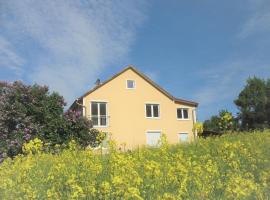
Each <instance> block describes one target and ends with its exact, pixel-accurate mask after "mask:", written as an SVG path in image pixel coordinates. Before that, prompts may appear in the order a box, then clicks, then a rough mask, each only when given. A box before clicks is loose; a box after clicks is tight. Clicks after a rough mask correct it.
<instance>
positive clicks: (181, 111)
mask: <svg viewBox="0 0 270 200" xmlns="http://www.w3.org/2000/svg"><path fill="white" fill-rule="evenodd" d="M177 119H188V109H187V108H177Z"/></svg>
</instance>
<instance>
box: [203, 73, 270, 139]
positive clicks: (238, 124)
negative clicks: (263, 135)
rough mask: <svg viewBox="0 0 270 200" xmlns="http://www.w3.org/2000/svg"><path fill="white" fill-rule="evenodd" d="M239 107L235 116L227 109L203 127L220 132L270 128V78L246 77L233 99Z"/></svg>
mask: <svg viewBox="0 0 270 200" xmlns="http://www.w3.org/2000/svg"><path fill="white" fill-rule="evenodd" d="M234 103H235V105H236V106H237V108H238V109H239V113H238V115H237V117H233V115H232V114H231V113H230V112H229V111H227V110H221V111H220V112H219V115H218V116H216V115H214V116H212V117H211V118H210V119H209V120H206V121H205V122H204V129H205V130H207V131H214V132H217V133H219V134H222V133H224V132H226V131H235V130H239V129H240V130H246V131H248V130H256V129H260V130H262V129H265V128H270V79H267V80H264V79H260V78H258V77H253V78H249V79H247V83H246V85H245V87H244V89H243V90H242V91H241V92H240V93H239V95H238V98H237V99H236V100H235V101H234Z"/></svg>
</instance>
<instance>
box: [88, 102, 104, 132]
mask: <svg viewBox="0 0 270 200" xmlns="http://www.w3.org/2000/svg"><path fill="white" fill-rule="evenodd" d="M92 103H98V107H97V108H98V115H97V118H98V125H93V128H105V127H108V126H109V115H108V113H109V112H108V101H104V100H92V101H90V119H91V118H92V110H91V109H92ZM99 103H105V105H106V125H100V104H99Z"/></svg>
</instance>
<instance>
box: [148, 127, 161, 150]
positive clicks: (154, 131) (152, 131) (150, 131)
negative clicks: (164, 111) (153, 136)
mask: <svg viewBox="0 0 270 200" xmlns="http://www.w3.org/2000/svg"><path fill="white" fill-rule="evenodd" d="M147 133H160V139H161V137H162V130H146V133H145V139H146V140H145V141H146V143H145V144H146V145H147V146H150V147H159V145H158V144H157V145H149V144H147Z"/></svg>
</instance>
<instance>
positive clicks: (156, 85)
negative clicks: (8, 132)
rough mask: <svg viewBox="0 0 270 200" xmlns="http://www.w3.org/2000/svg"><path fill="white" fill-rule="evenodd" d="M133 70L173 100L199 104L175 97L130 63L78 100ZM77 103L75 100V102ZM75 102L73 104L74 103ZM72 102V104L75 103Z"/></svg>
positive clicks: (187, 103) (193, 104) (192, 104)
mask: <svg viewBox="0 0 270 200" xmlns="http://www.w3.org/2000/svg"><path fill="white" fill-rule="evenodd" d="M129 69H130V70H132V71H134V72H135V73H136V74H138V75H139V76H140V77H141V78H143V79H144V80H145V81H147V82H148V83H150V84H151V85H152V86H153V87H154V88H156V89H157V90H159V91H160V92H161V93H163V94H164V95H165V96H167V97H168V98H170V99H171V100H173V101H174V102H175V103H180V104H185V105H190V106H195V107H197V106H198V105H199V104H198V103H197V102H194V101H189V100H184V99H179V98H176V97H174V96H173V95H171V94H170V93H169V92H167V91H166V90H165V89H163V88H162V87H160V86H159V85H158V84H156V83H155V82H154V81H152V80H151V79H150V78H149V77H147V76H146V75H145V74H143V73H141V72H140V71H138V70H137V69H136V68H135V67H133V66H131V65H129V66H127V67H126V68H125V69H123V70H122V71H120V72H119V73H117V74H115V75H114V76H112V77H111V78H110V79H108V80H106V81H104V82H103V83H101V84H100V85H97V86H95V87H94V88H92V89H91V90H89V91H87V92H86V93H85V94H83V95H82V96H81V97H80V98H78V99H77V100H81V99H82V98H83V97H85V96H87V95H88V94H90V93H92V92H94V91H95V90H97V89H98V88H100V87H102V86H103V85H105V84H107V83H108V82H110V81H111V80H113V79H115V78H116V77H118V76H119V75H121V74H123V73H124V72H125V71H127V70H129ZM74 103H75V102H74ZM74 103H73V104H74ZM73 104H72V105H73Z"/></svg>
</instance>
